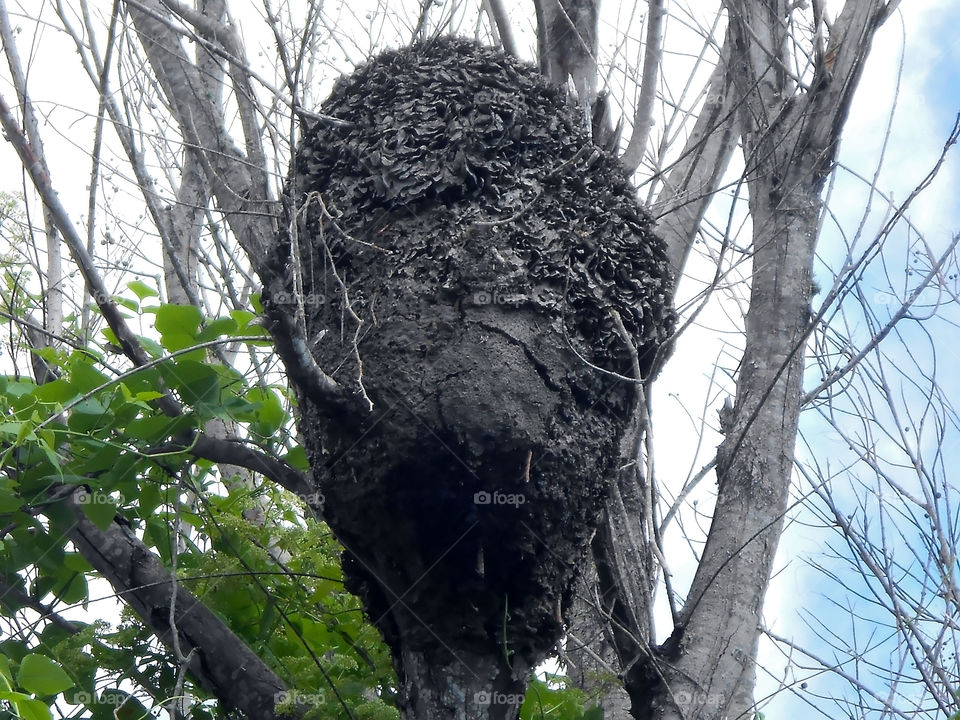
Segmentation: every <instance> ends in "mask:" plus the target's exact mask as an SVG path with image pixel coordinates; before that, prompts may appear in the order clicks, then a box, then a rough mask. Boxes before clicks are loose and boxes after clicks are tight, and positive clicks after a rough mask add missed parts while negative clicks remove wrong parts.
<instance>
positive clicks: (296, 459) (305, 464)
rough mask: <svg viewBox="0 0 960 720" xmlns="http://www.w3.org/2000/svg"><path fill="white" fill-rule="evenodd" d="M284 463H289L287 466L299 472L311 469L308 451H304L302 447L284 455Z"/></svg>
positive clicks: (298, 446) (297, 447) (299, 446)
mask: <svg viewBox="0 0 960 720" xmlns="http://www.w3.org/2000/svg"><path fill="white" fill-rule="evenodd" d="M283 461H284V462H285V463H287V465H290V466H291V467H294V468H296V469H297V470H302V471H303V472H306V471H308V470H309V469H310V461H309V460H307V451H306V450H304V449H303V446H302V445H297V446H296V447H295V448H294V449H293V450H291V451H290V452H288V453H287V454H286V455H284V456H283Z"/></svg>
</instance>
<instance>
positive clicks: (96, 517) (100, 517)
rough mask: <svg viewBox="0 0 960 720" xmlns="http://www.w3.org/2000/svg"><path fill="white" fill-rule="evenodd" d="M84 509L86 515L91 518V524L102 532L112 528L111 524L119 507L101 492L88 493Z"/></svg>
mask: <svg viewBox="0 0 960 720" xmlns="http://www.w3.org/2000/svg"><path fill="white" fill-rule="evenodd" d="M82 508H83V512H84V514H85V515H86V516H87V517H88V518H90V522H92V523H93V524H94V525H96V526H97V527H98V528H100V529H101V530H106V529H107V528H108V527H110V523H112V522H113V518H114V516H115V515H116V514H117V506H116V503H114V502H113V499H112V498H111V497H110V496H109V495H107V494H105V493H103V492H99V491H95V492H92V493H87V495H86V499H85V500H84V502H83V505H82Z"/></svg>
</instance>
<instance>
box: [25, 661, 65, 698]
mask: <svg viewBox="0 0 960 720" xmlns="http://www.w3.org/2000/svg"><path fill="white" fill-rule="evenodd" d="M17 683H18V684H19V685H20V687H22V688H23V689H24V690H26V691H27V692H32V693H35V694H37V695H55V694H56V693H59V692H63V691H64V690H66V689H67V688H69V687H73V680H71V679H70V676H69V675H67V674H66V673H65V672H64V671H63V668H62V667H60V665H58V664H57V663H56V662H54V661H53V660H51V659H50V658H48V657H47V656H46V655H37V654H36V653H31V654H30V655H27V656H26V657H25V658H24V659H23V660H21V661H20V670H19V671H18V672H17Z"/></svg>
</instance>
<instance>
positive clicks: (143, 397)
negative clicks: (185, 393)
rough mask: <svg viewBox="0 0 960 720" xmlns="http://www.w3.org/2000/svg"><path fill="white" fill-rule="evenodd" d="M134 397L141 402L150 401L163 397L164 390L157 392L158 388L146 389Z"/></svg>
mask: <svg viewBox="0 0 960 720" xmlns="http://www.w3.org/2000/svg"><path fill="white" fill-rule="evenodd" d="M134 397H135V398H136V399H137V400H140V401H141V402H150V401H151V400H159V399H160V398H162V397H163V393H162V392H157V391H156V390H144V391H143V392H138V393H137V394H136V395H134Z"/></svg>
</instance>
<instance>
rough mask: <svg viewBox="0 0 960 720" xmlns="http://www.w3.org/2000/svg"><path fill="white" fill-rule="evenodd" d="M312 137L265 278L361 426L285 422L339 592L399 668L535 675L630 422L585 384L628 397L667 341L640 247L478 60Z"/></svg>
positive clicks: (438, 51) (615, 189) (384, 76)
mask: <svg viewBox="0 0 960 720" xmlns="http://www.w3.org/2000/svg"><path fill="white" fill-rule="evenodd" d="M322 112H323V113H324V114H326V115H328V116H332V117H335V118H338V119H339V120H341V121H342V122H340V123H336V124H330V123H324V124H317V125H316V126H314V127H312V128H310V129H309V130H308V131H307V132H306V133H305V136H304V138H303V140H302V142H301V143H300V144H299V145H298V147H297V151H296V160H295V165H294V169H293V172H292V173H291V177H290V180H289V184H288V194H289V197H290V212H291V213H294V212H295V213H296V217H297V218H298V222H297V225H296V227H297V233H296V239H295V240H293V239H291V237H290V235H289V234H288V233H283V234H282V235H281V238H280V240H279V242H278V246H277V254H276V260H277V262H278V263H280V264H282V266H284V267H285V269H286V272H288V273H289V274H290V278H291V279H290V285H289V287H290V290H291V291H293V290H294V288H295V287H296V285H295V283H294V277H295V276H297V284H299V285H300V287H296V293H297V294H300V295H301V296H302V297H303V298H305V303H304V307H305V313H306V317H305V320H306V326H307V331H308V335H309V336H310V337H311V338H320V337H321V334H322V333H323V332H324V331H326V335H324V336H323V337H322V339H319V340H318V341H317V342H316V344H315V345H314V346H313V353H314V357H315V358H316V361H317V363H318V364H319V366H320V367H321V368H323V369H324V371H325V372H327V373H329V374H330V375H331V376H333V377H334V378H335V379H336V380H337V381H338V382H339V383H341V384H342V385H345V386H347V387H350V388H352V389H354V390H356V391H357V392H358V393H359V392H363V393H365V394H366V396H368V397H369V399H370V400H371V401H372V403H373V407H374V410H373V412H372V413H370V414H369V415H368V416H367V417H358V418H356V419H355V420H349V419H344V418H343V417H341V416H338V415H335V414H333V413H332V412H330V410H329V409H328V408H325V407H323V406H321V405H318V404H316V403H315V402H313V401H312V400H310V399H309V398H307V397H305V396H303V397H301V408H300V430H301V433H302V434H303V436H304V439H305V441H306V444H307V447H308V448H310V452H311V461H312V463H313V465H314V468H315V471H316V478H317V481H318V483H319V484H320V489H321V490H322V492H323V494H324V496H325V498H326V519H327V521H328V522H329V524H330V526H331V527H332V528H333V529H334V531H335V532H336V534H337V536H338V537H339V538H340V539H341V541H342V542H343V543H344V546H345V547H346V555H345V562H344V566H345V572H346V574H347V578H348V584H349V586H350V587H351V588H352V589H354V590H355V591H357V592H358V593H359V594H360V595H361V597H362V598H363V600H364V602H365V604H366V606H367V609H368V610H369V612H370V614H371V616H372V617H373V619H374V620H375V622H376V623H377V625H378V626H379V627H380V629H381V630H382V632H383V633H384V636H385V638H386V640H387V641H388V643H390V644H391V646H392V647H393V648H394V651H395V653H397V652H398V648H401V647H413V648H417V649H418V650H419V651H422V652H426V653H428V654H429V653H431V652H434V651H435V652H437V653H445V652H446V649H445V648H453V649H458V648H464V649H469V650H471V651H476V652H484V651H489V649H490V647H491V644H493V647H494V649H496V648H505V649H507V650H508V651H509V652H510V653H516V654H517V655H516V656H517V657H520V658H523V659H524V660H526V661H527V662H530V663H532V662H535V661H536V660H537V659H539V658H540V657H541V656H542V654H543V653H545V652H546V651H548V650H549V648H550V647H551V646H552V645H553V643H554V642H555V641H556V639H557V638H558V637H559V635H560V633H561V630H562V613H563V610H564V609H565V607H566V605H567V603H568V601H569V593H570V588H571V585H572V581H573V579H574V577H575V573H576V569H577V566H578V564H579V563H580V562H581V560H582V558H583V556H584V554H585V552H586V550H587V547H588V543H589V538H590V537H591V535H592V533H593V530H594V528H595V526H596V522H597V519H598V516H599V513H600V511H601V508H602V504H603V500H604V497H605V492H606V487H607V483H608V481H609V479H610V478H611V477H612V476H613V474H614V472H615V470H616V467H617V464H618V462H619V457H618V445H619V440H620V438H621V436H622V434H623V432H624V429H625V427H626V425H627V423H628V421H629V416H630V413H631V412H632V410H633V407H634V402H635V397H636V395H635V386H634V385H633V384H631V383H630V382H625V381H623V380H619V379H617V378H616V377H614V376H612V375H610V374H605V373H603V372H600V371H598V370H597V369H595V368H594V367H591V365H595V366H598V367H602V368H605V369H607V370H610V371H613V372H615V373H618V374H620V375H626V376H633V374H634V369H633V368H634V362H633V359H632V358H633V357H634V353H633V351H632V348H635V349H636V354H637V356H638V359H639V364H640V367H641V370H642V372H643V373H644V374H649V373H650V372H651V368H652V367H653V366H654V362H655V356H656V353H657V350H658V348H659V347H660V346H661V345H662V344H663V343H664V342H665V341H666V339H667V338H668V336H669V334H670V332H671V330H672V327H673V323H674V315H673V310H672V307H671V293H672V283H671V279H670V274H669V270H668V267H667V263H666V259H665V255H664V249H663V245H662V242H661V241H660V240H659V239H658V238H657V237H656V236H655V235H654V234H653V233H652V231H651V221H650V219H649V217H648V216H647V215H646V213H645V212H644V211H643V210H642V209H641V208H640V207H639V206H638V204H637V202H636V200H635V193H634V190H633V189H632V188H631V187H630V185H629V183H628V182H627V180H626V179H625V177H624V176H623V173H622V172H621V170H620V168H619V165H618V164H617V162H616V160H615V159H613V158H611V157H610V156H608V155H606V154H604V153H602V152H600V151H599V150H597V149H596V148H595V147H594V146H593V145H592V144H591V143H590V139H589V138H588V137H587V136H586V135H585V133H584V131H583V129H582V122H581V120H580V118H579V116H578V113H577V112H576V111H575V110H574V109H573V108H572V107H571V106H570V105H569V104H568V103H567V101H566V100H565V99H564V97H563V95H562V94H561V93H560V92H559V91H558V90H557V89H555V88H552V87H550V86H549V85H548V84H547V83H546V81H545V80H544V79H543V78H542V77H541V76H540V75H539V74H538V73H537V72H536V70H535V69H534V68H533V67H532V66H528V65H526V64H523V63H521V62H519V61H517V60H514V59H512V58H509V57H506V56H504V55H503V54H502V53H500V52H499V51H496V50H493V49H490V48H483V47H480V46H478V45H475V44H473V43H471V42H467V41H462V40H452V39H438V40H434V41H431V42H428V43H425V44H422V45H419V46H415V47H412V48H405V49H402V50H398V51H394V52H388V53H385V54H383V55H381V56H379V57H377V58H376V59H374V60H372V61H371V62H369V63H367V64H366V65H363V66H362V67H360V68H358V69H357V70H356V71H355V72H354V73H353V74H352V75H350V76H347V77H344V78H342V79H341V80H340V81H339V82H338V83H337V85H336V87H335V88H334V90H333V93H332V94H331V96H330V98H329V99H328V100H327V101H326V103H324V105H323V107H322ZM291 216H292V215H291ZM293 295H294V293H293V292H291V293H289V294H288V295H287V296H285V297H283V298H276V297H274V298H269V297H266V298H265V302H266V303H267V305H268V309H272V311H274V312H286V313H294V312H296V310H295V304H294V301H293V297H292V296H293ZM284 301H289V306H288V307H286V306H284ZM612 311H615V312H616V313H617V314H618V315H619V317H620V318H621V320H622V324H623V326H624V327H625V329H626V331H627V335H628V336H629V339H627V337H626V336H625V335H624V333H622V332H620V331H619V330H618V327H617V323H616V321H615V319H614V313H613V312H612ZM361 363H362V365H361ZM361 384H362V389H361ZM488 499H489V500H490V502H484V500H488ZM398 598H402V600H401V601H400V602H397V600H398ZM501 652H502V650H501Z"/></svg>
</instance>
